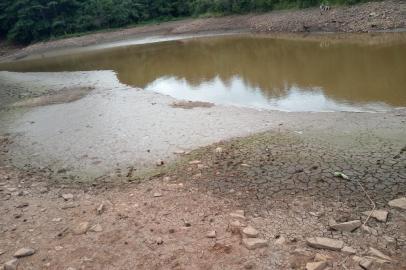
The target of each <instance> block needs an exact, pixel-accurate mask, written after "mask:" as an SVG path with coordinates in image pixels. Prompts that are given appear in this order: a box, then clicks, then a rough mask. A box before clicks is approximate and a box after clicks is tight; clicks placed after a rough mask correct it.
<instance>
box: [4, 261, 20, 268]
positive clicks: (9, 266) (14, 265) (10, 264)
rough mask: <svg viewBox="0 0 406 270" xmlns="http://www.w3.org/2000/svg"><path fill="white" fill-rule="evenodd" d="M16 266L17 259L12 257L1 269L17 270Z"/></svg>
mask: <svg viewBox="0 0 406 270" xmlns="http://www.w3.org/2000/svg"><path fill="white" fill-rule="evenodd" d="M17 266H18V260H17V259H12V260H10V261H8V262H6V263H5V264H4V266H3V269H4V270H17Z"/></svg>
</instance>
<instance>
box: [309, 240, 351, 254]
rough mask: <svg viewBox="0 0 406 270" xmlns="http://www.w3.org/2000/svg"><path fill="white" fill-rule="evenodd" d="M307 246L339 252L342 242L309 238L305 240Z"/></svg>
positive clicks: (342, 245)
mask: <svg viewBox="0 0 406 270" xmlns="http://www.w3.org/2000/svg"><path fill="white" fill-rule="evenodd" d="M306 243H307V245H308V246H310V247H313V248H319V249H329V250H336V251H338V250H341V249H342V248H343V247H344V242H343V241H341V240H335V239H331V238H324V237H311V238H307V239H306Z"/></svg>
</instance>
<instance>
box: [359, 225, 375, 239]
mask: <svg viewBox="0 0 406 270" xmlns="http://www.w3.org/2000/svg"><path fill="white" fill-rule="evenodd" d="M361 230H362V231H364V232H366V233H369V234H372V235H375V236H376V235H378V231H377V230H376V229H374V228H371V227H369V226H366V225H361Z"/></svg>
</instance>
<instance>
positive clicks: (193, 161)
mask: <svg viewBox="0 0 406 270" xmlns="http://www.w3.org/2000/svg"><path fill="white" fill-rule="evenodd" d="M200 163H202V162H201V161H200V160H192V161H189V165H197V164H200Z"/></svg>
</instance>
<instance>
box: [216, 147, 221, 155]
mask: <svg viewBox="0 0 406 270" xmlns="http://www.w3.org/2000/svg"><path fill="white" fill-rule="evenodd" d="M214 151H215V152H216V154H221V153H223V148H221V147H217V148H216V150H214Z"/></svg>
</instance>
